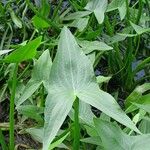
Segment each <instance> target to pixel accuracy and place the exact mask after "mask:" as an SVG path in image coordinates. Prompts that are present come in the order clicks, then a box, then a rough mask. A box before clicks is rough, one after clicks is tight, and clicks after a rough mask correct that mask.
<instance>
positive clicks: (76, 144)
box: [73, 98, 80, 150]
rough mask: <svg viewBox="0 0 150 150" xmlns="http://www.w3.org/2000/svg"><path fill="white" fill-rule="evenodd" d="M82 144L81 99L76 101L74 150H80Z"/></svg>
mask: <svg viewBox="0 0 150 150" xmlns="http://www.w3.org/2000/svg"><path fill="white" fill-rule="evenodd" d="M79 146H80V125H79V99H78V98H76V100H75V102H74V143H73V150H79Z"/></svg>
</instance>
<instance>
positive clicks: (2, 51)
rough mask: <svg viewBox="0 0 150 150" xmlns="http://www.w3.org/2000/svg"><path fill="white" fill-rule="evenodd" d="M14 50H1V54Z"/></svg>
mask: <svg viewBox="0 0 150 150" xmlns="http://www.w3.org/2000/svg"><path fill="white" fill-rule="evenodd" d="M11 51H12V50H0V56H1V55H4V54H7V53H9V52H11Z"/></svg>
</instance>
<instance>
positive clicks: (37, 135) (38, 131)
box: [26, 128, 43, 143]
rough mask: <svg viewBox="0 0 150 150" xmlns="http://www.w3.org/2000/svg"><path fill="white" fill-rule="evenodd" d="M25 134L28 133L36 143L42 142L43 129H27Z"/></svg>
mask: <svg viewBox="0 0 150 150" xmlns="http://www.w3.org/2000/svg"><path fill="white" fill-rule="evenodd" d="M26 132H27V133H29V134H30V135H31V136H32V137H33V138H34V139H35V140H36V141H38V142H40V143H42V142H43V128H28V129H26Z"/></svg>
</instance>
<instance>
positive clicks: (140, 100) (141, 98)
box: [126, 93, 150, 113]
mask: <svg viewBox="0 0 150 150" xmlns="http://www.w3.org/2000/svg"><path fill="white" fill-rule="evenodd" d="M132 96H134V95H132ZM149 98H150V94H146V95H143V96H142V94H141V95H138V94H136V93H135V97H134V99H133V101H135V103H138V104H145V105H146V104H149ZM137 109H138V107H136V105H134V102H133V103H132V102H131V105H130V106H129V107H128V108H127V109H126V113H131V112H133V111H135V110H137Z"/></svg>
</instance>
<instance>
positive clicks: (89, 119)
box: [79, 101, 95, 126]
mask: <svg viewBox="0 0 150 150" xmlns="http://www.w3.org/2000/svg"><path fill="white" fill-rule="evenodd" d="M94 117H95V115H94V114H93V112H92V110H91V106H90V105H89V104H87V103H85V102H82V101H80V104H79V118H80V119H81V120H82V121H83V124H87V125H90V126H94V123H93V118H94Z"/></svg>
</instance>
